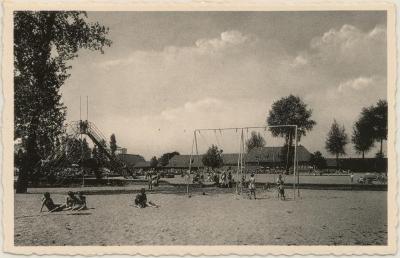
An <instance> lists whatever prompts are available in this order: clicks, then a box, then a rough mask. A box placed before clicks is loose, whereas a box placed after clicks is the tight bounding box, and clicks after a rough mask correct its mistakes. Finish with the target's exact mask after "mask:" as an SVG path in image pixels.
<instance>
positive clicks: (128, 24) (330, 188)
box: [4, 8, 396, 252]
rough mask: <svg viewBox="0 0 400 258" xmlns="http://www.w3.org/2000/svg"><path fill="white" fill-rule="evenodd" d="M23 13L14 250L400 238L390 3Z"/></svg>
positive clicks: (18, 28)
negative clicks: (393, 208) (399, 230)
mask: <svg viewBox="0 0 400 258" xmlns="http://www.w3.org/2000/svg"><path fill="white" fill-rule="evenodd" d="M11 17H12V48H13V50H12V57H11V58H12V61H11V63H10V66H11V67H12V68H11V69H12V83H13V85H10V89H11V94H12V95H11V99H12V103H11V104H12V120H13V131H12V132H9V137H11V138H12V141H13V142H12V144H13V146H11V148H10V149H5V150H4V152H9V155H10V156H13V157H12V160H13V163H12V165H10V168H11V167H12V169H13V171H11V169H10V171H8V170H7V171H4V172H5V173H8V174H9V175H11V174H12V175H13V176H12V177H11V176H10V177H9V178H10V181H9V182H7V184H10V185H12V186H11V187H12V192H11V194H12V195H13V196H12V205H13V206H10V207H13V210H12V214H13V217H12V221H13V229H12V231H13V232H11V234H12V245H14V246H15V247H57V246H60V247H62V246H70V247H71V246H73V247H75V246H93V247H95V246H103V247H112V246H139V247H140V246H282V248H285V246H286V247H287V246H328V247H329V246H342V247H344V248H345V247H351V246H358V247H360V248H362V247H364V246H376V247H377V248H379V247H382V248H384V247H388V246H392V245H393V244H394V242H391V241H395V239H394V240H390V237H389V235H390V234H389V233H388V232H389V231H390V230H391V227H390V225H392V227H393V224H390V223H392V222H393V221H392V222H390V221H389V220H390V219H389V217H390V216H389V213H390V212H389V210H390V209H389V207H390V205H391V203H390V201H389V200H391V199H390V198H389V195H388V192H389V190H390V189H389V188H390V187H391V186H390V184H391V183H390V180H392V179H394V177H395V174H396V171H395V169H393V168H394V165H393V164H394V163H393V162H394V161H395V160H394V159H395V154H393V153H391V152H394V129H393V128H392V129H390V128H389V126H388V125H390V124H391V125H392V126H394V121H393V120H392V119H394V115H393V113H392V112H394V105H395V103H394V98H393V97H390V96H389V93H390V92H391V93H392V94H393V92H394V87H395V85H394V82H392V81H391V79H390V78H389V77H388V76H389V74H391V73H393V72H391V70H390V69H393V67H390V66H391V65H392V64H393V62H390V61H388V60H389V58H392V57H393V56H390V55H389V54H388V53H389V52H388V41H389V38H390V35H389V32H388V20H389V18H388V17H389V16H388V10H385V9H384V8H377V9H376V10H365V8H364V9H362V8H360V9H359V10H358V9H357V8H354V9H352V10H340V9H337V10H314V9H313V10H298V11H296V10H290V11H285V10H271V11H269V10H267V9H265V8H264V9H262V10H257V9H255V10H225V11H222V10H201V11H193V10H191V11H185V10H161V11H155V10H150V11H148V10H147V11H138V10H118V11H115V10H101V11H99V10H90V9H89V10H86V9H84V8H83V9H82V10H80V9H77V8H75V9H73V10H70V9H66V10H60V9H57V10H52V9H46V8H43V9H39V10H38V9H32V10H29V9H26V10H14V11H13V12H12V16H11ZM392 84H393V85H392ZM5 104H6V105H11V104H10V103H7V101H6V102H5ZM388 112H389V115H388ZM11 150H13V152H12V153H11ZM390 153H391V154H390ZM392 183H393V182H392ZM392 190H393V191H396V189H392ZM393 196H394V195H393ZM392 205H395V203H393V204H392ZM6 208H7V207H6ZM392 233H393V232H392ZM392 236H393V235H392ZM382 250H385V249H382ZM282 252H284V249H283V251H282Z"/></svg>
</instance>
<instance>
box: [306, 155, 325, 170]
mask: <svg viewBox="0 0 400 258" xmlns="http://www.w3.org/2000/svg"><path fill="white" fill-rule="evenodd" d="M310 164H311V165H313V166H314V167H316V168H318V169H323V168H326V159H325V158H324V157H323V156H322V153H321V152H320V151H316V152H314V153H313V154H311V156H310Z"/></svg>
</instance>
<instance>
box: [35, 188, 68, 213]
mask: <svg viewBox="0 0 400 258" xmlns="http://www.w3.org/2000/svg"><path fill="white" fill-rule="evenodd" d="M43 206H46V208H47V210H48V212H55V211H62V210H63V208H64V207H65V205H61V204H54V202H53V199H51V197H50V193H48V192H45V193H44V195H43V198H42V207H40V212H42V211H43Z"/></svg>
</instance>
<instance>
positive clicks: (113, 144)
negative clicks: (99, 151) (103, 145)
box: [110, 134, 118, 156]
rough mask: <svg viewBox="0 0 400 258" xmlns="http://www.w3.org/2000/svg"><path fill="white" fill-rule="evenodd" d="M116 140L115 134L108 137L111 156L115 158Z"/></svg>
mask: <svg viewBox="0 0 400 258" xmlns="http://www.w3.org/2000/svg"><path fill="white" fill-rule="evenodd" d="M117 147H118V146H117V140H116V139H115V134H111V136H110V150H111V155H113V156H115V152H116V151H117Z"/></svg>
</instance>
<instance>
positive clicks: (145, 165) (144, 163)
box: [133, 161, 150, 168]
mask: <svg viewBox="0 0 400 258" xmlns="http://www.w3.org/2000/svg"><path fill="white" fill-rule="evenodd" d="M133 167H134V168H149V167H150V161H139V162H138V163H137V164H136V165H135V166H133Z"/></svg>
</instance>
